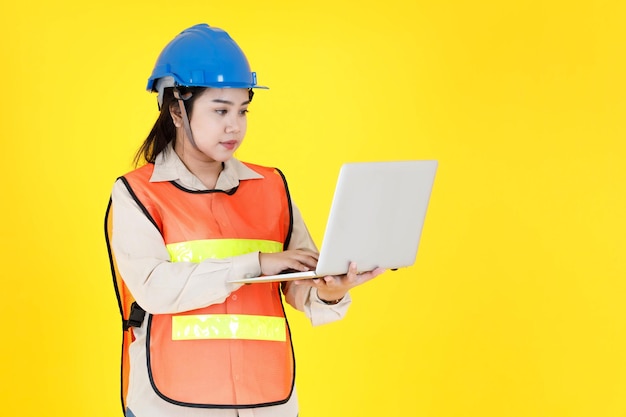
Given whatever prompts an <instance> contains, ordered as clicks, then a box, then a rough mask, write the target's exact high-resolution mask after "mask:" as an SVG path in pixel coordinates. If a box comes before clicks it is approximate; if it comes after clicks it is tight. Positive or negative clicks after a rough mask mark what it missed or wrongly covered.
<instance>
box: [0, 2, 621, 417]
mask: <svg viewBox="0 0 626 417" xmlns="http://www.w3.org/2000/svg"><path fill="white" fill-rule="evenodd" d="M5 3H9V4H3V6H2V12H1V16H0V36H1V39H2V42H1V43H0V45H1V46H0V51H1V56H2V58H1V63H2V64H1V66H0V75H1V78H0V79H1V80H2V90H1V91H2V97H3V98H2V99H1V100H0V110H1V112H0V115H1V116H0V117H1V121H2V139H1V140H2V148H1V151H0V175H1V178H2V181H3V184H2V193H1V196H0V202H1V203H0V204H1V208H2V211H1V214H2V216H1V220H0V253H2V254H3V262H2V269H1V271H2V272H0V276H1V277H2V288H3V289H2V295H3V296H2V300H1V302H0V324H1V329H2V336H1V340H2V343H1V344H0V375H2V380H1V381H0V400H1V401H0V403H1V404H2V406H1V407H2V411H0V414H2V415H7V416H9V415H18V414H19V415H32V416H35V415H36V416H92V417H99V416H103V417H104V416H107V417H109V416H114V415H119V401H118V385H117V384H118V373H117V370H118V361H119V356H118V355H119V344H120V339H119V338H120V332H119V322H118V313H117V305H116V301H115V296H114V292H113V287H112V284H111V278H110V274H109V265H108V259H107V255H106V248H105V245H104V240H103V215H104V209H105V206H106V204H107V201H108V196H109V192H110V189H111V186H112V184H113V181H114V180H115V178H116V176H118V175H120V174H122V173H124V172H125V171H126V170H128V169H129V168H130V167H131V158H132V154H133V152H134V150H135V149H136V148H137V147H138V145H139V144H140V142H141V140H142V139H143V137H144V136H145V135H146V133H147V131H148V129H149V128H150V127H151V124H152V122H153V120H154V118H155V116H156V98H155V97H154V96H151V95H150V94H148V93H147V92H145V91H144V87H145V83H146V80H147V77H148V75H149V73H150V71H151V70H152V65H153V64H154V61H155V59H156V56H157V54H158V53H159V52H160V50H161V48H162V47H163V46H164V45H165V43H166V42H167V41H169V40H170V39H171V38H172V37H173V36H175V35H176V34H177V33H178V32H179V31H180V30H182V29H183V28H185V27H187V26H190V25H192V24H194V23H198V22H203V21H204V22H208V23H209V24H211V25H215V26H220V27H223V28H225V29H227V31H229V32H230V34H231V35H232V36H233V37H234V38H235V39H236V40H237V41H238V42H239V43H240V45H241V46H242V47H243V48H244V50H245V51H246V52H247V54H248V58H249V60H250V62H251V64H252V66H253V69H254V70H256V71H257V72H258V75H259V81H260V83H262V84H266V85H269V86H271V90H269V91H260V92H258V94H257V96H256V97H255V102H254V103H253V106H252V108H251V113H250V116H249V117H250V121H249V124H250V129H249V133H248V137H247V143H245V144H244V147H243V149H242V150H241V151H240V152H239V155H238V156H239V157H240V158H241V159H245V160H250V161H252V162H257V163H262V164H270V165H276V166H279V167H281V168H282V169H283V170H284V172H285V173H286V174H287V176H288V179H289V180H290V185H291V188H292V192H293V196H294V198H295V201H296V202H297V203H298V205H299V206H300V207H301V209H302V211H303V213H304V215H305V218H306V219H307V222H308V224H309V225H310V228H311V231H312V234H313V236H314V237H315V239H316V241H317V242H318V243H320V240H321V237H322V233H323V228H324V224H325V219H326V214H327V211H328V206H329V202H330V197H331V193H332V188H333V185H334V180H335V176H336V174H337V171H338V168H339V165H340V164H341V163H342V162H344V161H365V160H394V159H409V158H414V159H437V160H439V162H440V165H439V172H438V175H437V179H436V184H435V189H434V192H433V195H432V200H431V205H430V207H429V212H428V216H427V223H426V227H425V229H424V233H423V236H422V245H421V247H420V253H419V255H418V260H417V263H416V264H415V266H413V267H412V268H409V269H407V270H404V271H400V272H397V273H387V274H385V275H383V276H382V277H380V278H379V279H378V280H376V281H374V282H372V283H369V284H368V285H366V286H364V287H361V288H358V289H356V290H355V291H354V292H353V297H354V299H355V302H354V305H353V308H352V310H351V311H350V313H349V315H348V317H347V318H346V319H345V320H344V321H342V322H339V323H335V324H332V325H328V326H324V327H319V328H312V327H311V326H310V325H309V324H308V323H307V322H306V321H305V320H304V319H302V317H301V316H298V315H295V314H294V312H293V311H289V314H290V316H291V317H292V322H293V327H294V333H295V344H296V350H297V354H298V359H299V364H298V384H299V388H300V396H301V414H300V415H301V416H302V417H315V416H326V417H335V416H337V417H339V416H341V417H346V416H365V415H367V416H370V415H371V416H373V415H404V416H425V417H453V416H454V417H479V416H480V417H488V416H494V417H495V416H498V417H501V416H507V417H517V416H519V417H528V416H541V417H561V416H568V417H591V416H594V417H595V416H602V417H611V416H615V417H617V416H620V417H621V416H624V415H626V395H624V393H625V392H626V307H625V306H624V302H623V299H624V296H625V295H626V283H625V281H624V278H625V275H626V262H625V261H624V259H625V258H626V257H625V254H626V243H625V242H626V222H625V220H624V213H626V197H625V195H626V193H625V192H624V184H625V183H626V168H624V158H625V157H626V146H625V145H624V139H625V138H626V128H625V123H624V116H625V112H626V82H625V81H624V74H625V73H626V57H625V56H626V55H625V52H626V48H625V46H624V45H626V29H624V25H623V21H624V17H625V16H626V7H625V3H624V2H623V1H620V0H606V1H600V0H598V1H593V0H588V1H576V0H574V1H564V0H552V1H550V0H544V1H541V0H513V1H496V0H477V1H469V0H467V1H463V0H448V1H441V0H430V1H426V0H415V1H403V0H387V1H384V2H341V1H336V0H335V1H329V0H316V1H275V2H271V1H262V0H257V1H248V0H242V1H239V2H225V3H222V2H219V4H218V2H212V1H202V2H201V1H191V2H183V3H180V2H179V3H177V2H172V1H162V0H153V1H149V2H148V1H119V0H112V1H110V2H108V3H107V4H97V2H78V1H76V2H72V1H70V0H59V1H55V2H48V1H43V0H37V1H35V2H5ZM372 198H375V196H372ZM366 203H367V202H364V204H366Z"/></svg>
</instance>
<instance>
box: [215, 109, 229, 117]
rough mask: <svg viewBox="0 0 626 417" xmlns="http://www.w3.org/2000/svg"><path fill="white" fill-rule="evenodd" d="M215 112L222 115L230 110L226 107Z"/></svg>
mask: <svg viewBox="0 0 626 417" xmlns="http://www.w3.org/2000/svg"><path fill="white" fill-rule="evenodd" d="M215 113H217V114H219V115H220V116H224V115H225V114H226V113H228V110H226V109H216V110H215Z"/></svg>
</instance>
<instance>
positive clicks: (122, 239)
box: [111, 180, 261, 314]
mask: <svg viewBox="0 0 626 417" xmlns="http://www.w3.org/2000/svg"><path fill="white" fill-rule="evenodd" d="M111 200H112V216H113V218H112V221H113V227H112V237H111V247H112V250H113V254H114V256H115V260H116V262H117V267H118V270H119V272H120V275H121V277H122V279H123V280H124V283H125V284H126V286H127V287H128V289H129V290H130V292H131V294H132V295H133V297H135V300H137V303H138V304H139V305H140V306H141V307H142V308H143V309H144V310H146V311H147V312H149V313H152V314H171V313H179V312H183V311H189V310H193V309H196V308H202V307H206V306H208V305H211V304H217V303H221V302H223V301H224V300H225V299H226V297H228V295H229V294H230V293H231V292H233V291H235V290H237V289H238V288H239V287H241V284H231V283H228V282H227V280H229V279H232V278H233V277H236V278H243V277H244V276H245V277H255V276H259V275H260V274H261V265H260V263H259V256H258V252H253V253H249V254H246V255H241V256H235V257H231V258H225V259H206V260H204V261H202V262H200V263H192V262H170V255H169V253H168V251H167V248H166V247H165V242H164V241H163V237H162V236H161V233H160V232H159V230H158V229H157V228H156V227H155V226H154V224H152V223H151V222H150V220H149V219H148V217H147V216H146V215H145V214H144V213H143V212H142V210H141V209H140V207H139V205H138V204H137V202H136V201H135V200H134V199H133V198H132V196H131V195H130V193H129V192H128V189H127V188H126V186H125V185H124V184H123V182H122V181H120V180H118V181H117V182H116V183H115V184H114V186H113V191H112V194H111Z"/></svg>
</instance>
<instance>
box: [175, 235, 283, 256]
mask: <svg viewBox="0 0 626 417" xmlns="http://www.w3.org/2000/svg"><path fill="white" fill-rule="evenodd" d="M167 250H168V252H169V253H170V259H171V260H172V262H201V261H203V260H204V259H209V258H210V259H223V258H228V257H230V256H238V255H245V254H246V253H250V252H255V251H260V252H265V253H275V252H281V251H282V250H283V244H282V243H280V242H275V241H273V240H260V239H203V240H190V241H188V242H179V243H170V244H168V245H167Z"/></svg>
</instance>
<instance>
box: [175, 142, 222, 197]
mask: <svg viewBox="0 0 626 417" xmlns="http://www.w3.org/2000/svg"><path fill="white" fill-rule="evenodd" d="M174 151H175V152H176V154H177V155H178V157H179V158H180V160H181V161H182V163H183V164H185V166H186V167H187V169H188V170H189V171H190V172H191V173H192V174H193V175H195V176H196V177H197V178H198V179H199V180H200V182H202V184H204V186H205V187H207V189H209V190H213V189H215V185H216V184H217V178H218V177H219V175H220V172H222V169H224V164H223V163H222V162H220V161H213V160H210V159H208V158H207V157H206V156H205V155H204V154H203V153H202V152H200V151H199V150H198V149H191V148H190V147H188V146H187V147H184V146H181V147H179V146H175V147H174Z"/></svg>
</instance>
